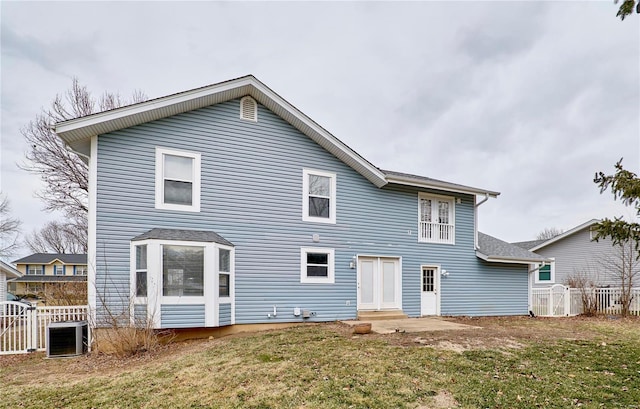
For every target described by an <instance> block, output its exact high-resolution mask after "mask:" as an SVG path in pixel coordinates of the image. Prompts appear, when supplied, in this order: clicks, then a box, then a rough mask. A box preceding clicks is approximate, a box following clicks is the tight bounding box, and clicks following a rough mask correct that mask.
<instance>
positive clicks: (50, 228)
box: [25, 219, 87, 254]
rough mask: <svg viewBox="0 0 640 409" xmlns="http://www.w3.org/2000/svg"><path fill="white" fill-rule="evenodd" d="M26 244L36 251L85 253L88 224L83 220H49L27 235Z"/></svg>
mask: <svg viewBox="0 0 640 409" xmlns="http://www.w3.org/2000/svg"><path fill="white" fill-rule="evenodd" d="M85 220H86V219H85ZM25 244H26V245H27V247H28V248H29V250H31V251H32V252H34V253H63V254H83V253H86V252H87V226H86V224H82V223H81V221H80V222H69V223H61V222H58V221H53V222H49V223H47V224H46V225H45V226H44V227H43V228H42V229H40V230H34V231H33V232H32V233H31V234H30V235H29V236H27V237H26V238H25Z"/></svg>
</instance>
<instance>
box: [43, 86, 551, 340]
mask: <svg viewBox="0 0 640 409" xmlns="http://www.w3.org/2000/svg"><path fill="white" fill-rule="evenodd" d="M55 132H56V133H57V134H58V135H59V137H61V138H62V139H63V140H64V141H65V142H66V143H67V144H68V146H69V147H70V149H73V150H75V151H76V152H77V153H78V154H79V155H80V156H81V157H83V158H84V159H85V160H87V162H88V164H89V172H90V188H89V201H90V202H89V232H88V233H89V254H88V265H89V276H88V277H89V287H88V290H89V303H90V305H91V307H92V309H93V311H94V312H95V313H96V314H97V319H98V322H100V317H101V316H103V315H104V313H105V311H106V309H109V311H111V312H112V314H113V312H114V311H115V312H117V311H123V310H125V311H126V309H127V308H129V309H130V314H131V315H137V316H139V317H146V318H148V319H149V320H151V322H152V323H153V325H154V326H155V327H156V328H180V327H217V326H224V325H231V324H256V323H276V322H296V321H304V320H308V321H333V320H341V319H353V318H356V317H357V316H358V313H359V312H362V311H398V312H402V313H403V314H406V315H408V316H411V317H417V316H421V315H440V314H443V315H509V314H526V313H527V311H528V308H527V302H528V298H527V294H528V280H527V274H528V264H529V263H531V262H534V261H539V260H541V259H542V257H540V256H537V255H535V254H532V253H530V252H528V251H525V250H522V249H518V248H515V246H511V245H509V244H508V243H504V242H501V241H499V240H495V239H493V238H491V237H489V236H481V238H480V240H479V238H478V233H477V229H476V225H477V220H476V218H477V208H478V206H480V205H481V204H482V203H484V202H485V201H486V200H487V199H488V198H492V197H497V196H498V194H499V193H498V192H495V191H492V190H487V189H482V188H475V187H469V186H463V185H459V184H455V183H450V182H445V181H441V180H435V179H431V178H428V177H423V176H416V175H410V174H404V173H398V172H393V171H386V170H382V169H379V168H377V167H375V166H374V165H373V164H371V163H370V162H368V161H367V160H365V159H364V158H363V157H362V156H360V155H359V154H358V153H356V152H355V151H353V150H352V149H351V148H349V147H348V146H347V145H346V144H345V143H343V142H342V141H340V140H339V139H337V138H336V137H335V136H333V135H332V134H331V133H329V132H328V131H326V130H325V129H324V128H322V127H321V126H320V125H319V124H317V123H316V122H314V121H313V120H312V119H310V118H309V117H307V116H306V115H305V114H303V113H302V112H300V111H299V110H298V109H297V108H296V107H294V106H293V105H291V104H290V103H289V102H287V101H285V100H284V99H283V98H282V97H280V96H279V95H278V94H276V93H275V92H274V91H272V90H271V89H269V88H268V87H267V86H266V85H264V84H263V83H261V82H260V81H258V80H257V79H256V78H255V77H253V76H245V77H241V78H238V79H234V80H230V81H226V82H222V83H218V84H214V85H210V86H206V87H202V88H197V89H194V90H190V91H186V92H181V93H178V94H173V95H169V96H166V97H162V98H157V99H153V100H149V101H146V102H142V103H138V104H134V105H129V106H125V107H122V108H118V109H114V110H110V111H106V112H102V113H98V114H94V115H89V116H86V117H82V118H78V119H73V120H70V121H65V122H61V123H58V124H56V127H55ZM425 154H426V153H425ZM441 159H442V160H443V161H444V160H446V158H441ZM483 243H484V244H485V247H484V249H483ZM516 253H517V254H516ZM131 306H133V307H131Z"/></svg>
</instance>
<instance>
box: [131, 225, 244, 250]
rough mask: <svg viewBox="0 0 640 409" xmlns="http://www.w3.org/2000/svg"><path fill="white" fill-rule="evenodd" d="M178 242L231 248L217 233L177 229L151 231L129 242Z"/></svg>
mask: <svg viewBox="0 0 640 409" xmlns="http://www.w3.org/2000/svg"><path fill="white" fill-rule="evenodd" d="M150 239H151V240H180V241H199V242H205V243H218V244H224V245H225V246H233V243H231V242H230V241H228V240H226V239H225V238H224V237H222V236H220V235H219V234H218V233H216V232H213V231H207V230H179V229H151V230H149V231H148V232H146V233H142V234H141V235H139V236H136V237H134V238H133V239H131V241H140V240H150Z"/></svg>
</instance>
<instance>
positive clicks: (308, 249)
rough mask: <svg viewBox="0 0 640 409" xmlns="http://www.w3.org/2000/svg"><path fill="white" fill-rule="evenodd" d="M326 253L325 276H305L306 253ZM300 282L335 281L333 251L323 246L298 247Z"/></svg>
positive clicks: (329, 282) (321, 282) (327, 282)
mask: <svg viewBox="0 0 640 409" xmlns="http://www.w3.org/2000/svg"><path fill="white" fill-rule="evenodd" d="M308 253H320V254H327V255H328V256H329V257H327V258H328V260H327V264H328V265H327V277H326V278H325V277H308V276H307V254H308ZM300 282H301V283H303V284H334V283H335V251H334V249H332V248H325V247H300Z"/></svg>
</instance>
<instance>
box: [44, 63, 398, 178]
mask: <svg viewBox="0 0 640 409" xmlns="http://www.w3.org/2000/svg"><path fill="white" fill-rule="evenodd" d="M246 95H250V96H252V97H253V98H254V99H255V100H256V101H258V102H259V103H261V104H262V105H264V106H265V107H267V108H268V109H270V110H271V111H273V112H274V113H275V114H277V115H279V116H280V117H282V118H283V119H284V120H285V121H287V122H289V123H290V124H291V125H292V126H294V127H295V128H297V129H298V130H299V131H300V132H302V133H303V134H305V135H307V136H308V137H309V138H311V139H312V140H313V141H315V142H316V143H317V144H318V145H320V146H322V147H323V148H324V149H326V150H327V151H329V152H330V153H332V154H333V155H334V156H336V157H337V158H338V159H340V160H341V161H343V162H344V163H345V164H347V165H348V166H350V167H351V168H353V169H354V170H355V171H357V172H358V173H360V174H361V175H362V176H364V177H365V178H366V179H368V180H369V181H370V182H371V183H373V184H374V185H375V186H377V187H382V186H384V185H386V184H387V180H386V178H385V175H384V173H383V172H381V171H380V170H379V169H378V168H376V167H375V166H373V165H372V164H371V163H369V162H368V161H367V160H365V159H364V158H362V157H361V156H360V155H358V154H357V153H356V152H355V151H353V150H352V149H351V148H349V147H348V146H347V145H345V144H344V143H343V142H342V141H340V140H339V139H338V138H336V137H335V136H333V135H332V134H331V133H329V132H328V131H327V130H325V129H324V128H322V127H321V126H320V125H318V124H317V123H316V122H314V121H313V120H312V119H311V118H309V117H308V116H306V115H305V114H303V113H302V112H301V111H300V110H298V109H297V108H296V107H294V106H293V105H291V104H290V103H288V102H287V101H286V100H284V99H283V98H282V97H280V96H279V95H278V94H276V93H275V92H274V91H272V90H271V89H270V88H269V87H267V86H266V85H264V84H263V83H262V82H260V81H258V79H256V78H255V77H254V76H252V75H248V76H245V77H240V78H237V79H234V80H229V81H225V82H221V83H218V84H213V85H209V86H206V87H202V88H196V89H194V90H190V91H185V92H180V93H178V94H173V95H168V96H165V97H161V98H156V99H152V100H149V101H146V102H141V103H138V104H133V105H129V106H125V107H122V108H117V109H113V110H110V111H105V112H100V113H97V114H93V115H89V116H85V117H82V118H77V119H72V120H69V121H65V122H60V123H57V124H56V125H55V127H54V131H55V132H56V134H58V136H59V137H60V138H61V139H62V140H63V141H65V142H66V143H67V144H68V145H69V146H70V147H71V148H72V149H74V150H76V151H78V152H80V153H81V154H83V155H87V156H88V155H89V154H90V152H89V144H88V140H89V139H90V138H91V137H92V136H96V135H100V134H105V133H109V132H114V131H117V130H120V129H124V128H129V127H132V126H136V125H140V124H143V123H147V122H151V121H155V120H158V119H161V118H166V117H169V116H173V115H178V114H181V113H184V112H187V111H192V110H195V109H199V108H204V107H206V106H210V105H214V104H218V103H221V102H225V101H230V100H233V99H237V98H240V97H243V96H246Z"/></svg>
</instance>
